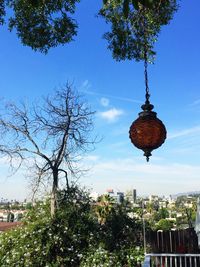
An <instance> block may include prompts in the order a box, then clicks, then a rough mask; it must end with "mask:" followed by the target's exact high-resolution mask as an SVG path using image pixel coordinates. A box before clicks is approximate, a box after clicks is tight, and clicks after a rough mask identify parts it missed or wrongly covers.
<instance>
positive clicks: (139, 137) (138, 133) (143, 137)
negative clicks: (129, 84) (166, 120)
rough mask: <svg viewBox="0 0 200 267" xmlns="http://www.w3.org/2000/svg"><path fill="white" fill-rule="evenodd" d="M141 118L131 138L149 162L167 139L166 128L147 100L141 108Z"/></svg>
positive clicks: (131, 131)
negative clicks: (153, 153)
mask: <svg viewBox="0 0 200 267" xmlns="http://www.w3.org/2000/svg"><path fill="white" fill-rule="evenodd" d="M141 108H142V109H143V111H142V112H140V113H139V114H138V115H139V118H138V119H136V120H135V121H134V122H133V123H132V125H131V127H130V131H129V137H130V139H131V142H132V143H133V145H135V146H136V147H137V148H139V149H141V150H143V151H144V156H145V157H146V159H147V161H149V157H150V156H151V152H152V150H154V149H156V148H158V147H160V146H161V145H162V144H163V143H164V142H165V139H166V134H167V132H166V128H165V126H164V124H163V123H162V121H161V120H159V119H158V118H157V114H156V112H153V111H152V109H153V108H154V106H153V105H151V104H150V102H149V100H148V99H147V100H146V102H145V104H144V105H142V106H141Z"/></svg>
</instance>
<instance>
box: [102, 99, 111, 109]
mask: <svg viewBox="0 0 200 267" xmlns="http://www.w3.org/2000/svg"><path fill="white" fill-rule="evenodd" d="M109 103H110V101H109V99H108V98H105V97H102V98H101V99H100V104H101V105H102V106H103V107H108V106H109Z"/></svg>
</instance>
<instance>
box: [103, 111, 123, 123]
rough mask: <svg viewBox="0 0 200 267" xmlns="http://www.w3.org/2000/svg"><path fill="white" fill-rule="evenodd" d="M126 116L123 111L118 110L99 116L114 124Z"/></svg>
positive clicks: (105, 112)
mask: <svg viewBox="0 0 200 267" xmlns="http://www.w3.org/2000/svg"><path fill="white" fill-rule="evenodd" d="M123 114H124V111H123V110H121V109H116V108H111V109H109V110H107V111H104V112H100V113H99V115H100V116H101V117H102V118H103V119H106V120H107V121H109V122H114V121H116V120H117V119H118V118H119V117H120V116H121V115H123Z"/></svg>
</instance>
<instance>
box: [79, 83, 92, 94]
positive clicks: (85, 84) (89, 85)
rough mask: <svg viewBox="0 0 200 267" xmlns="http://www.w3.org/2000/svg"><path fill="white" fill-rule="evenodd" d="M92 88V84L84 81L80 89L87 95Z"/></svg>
mask: <svg viewBox="0 0 200 267" xmlns="http://www.w3.org/2000/svg"><path fill="white" fill-rule="evenodd" d="M90 87H91V84H90V82H89V81H88V80H85V81H83V83H82V84H81V87H80V89H81V90H82V91H83V92H85V93H86V94H87V91H88V89H89V88H90Z"/></svg>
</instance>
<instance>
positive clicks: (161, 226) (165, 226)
mask: <svg viewBox="0 0 200 267" xmlns="http://www.w3.org/2000/svg"><path fill="white" fill-rule="evenodd" d="M172 228H173V222H172V221H170V220H167V219H161V220H160V221H159V222H158V223H157V224H156V230H163V231H169V230H171V229H172Z"/></svg>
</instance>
